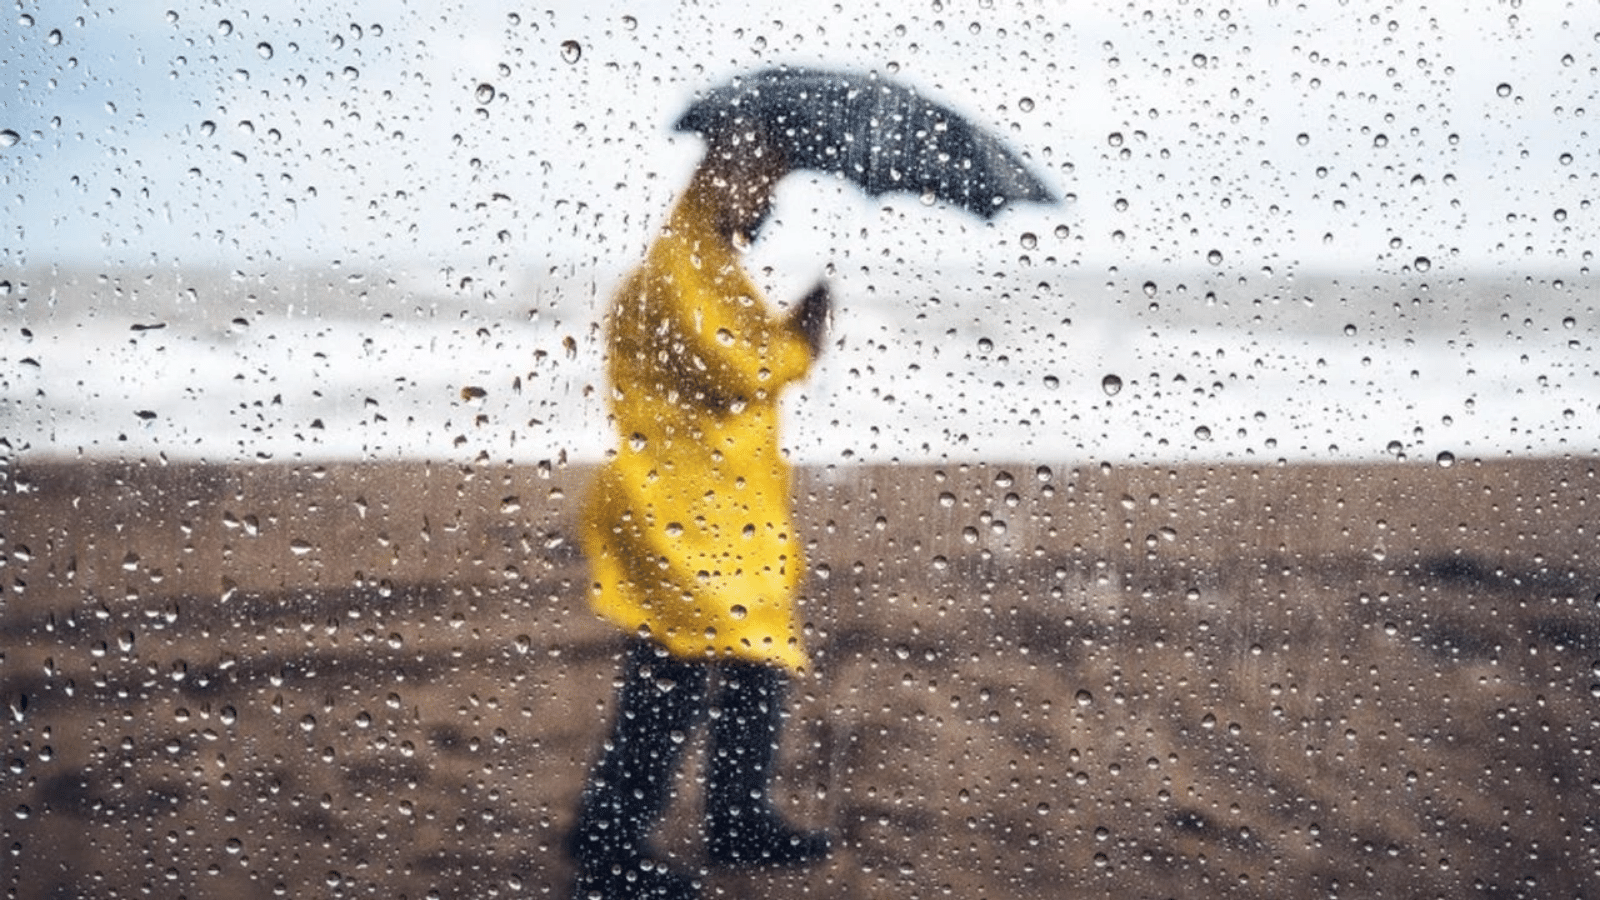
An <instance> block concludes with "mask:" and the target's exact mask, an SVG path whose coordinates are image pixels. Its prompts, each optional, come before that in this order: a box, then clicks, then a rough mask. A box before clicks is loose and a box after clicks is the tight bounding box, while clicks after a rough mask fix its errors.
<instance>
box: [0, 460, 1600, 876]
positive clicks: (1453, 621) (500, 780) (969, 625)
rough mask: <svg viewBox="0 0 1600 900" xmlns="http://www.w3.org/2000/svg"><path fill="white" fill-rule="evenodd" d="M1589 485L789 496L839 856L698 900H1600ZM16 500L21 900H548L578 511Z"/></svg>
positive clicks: (815, 734) (796, 794)
mask: <svg viewBox="0 0 1600 900" xmlns="http://www.w3.org/2000/svg"><path fill="white" fill-rule="evenodd" d="M1597 469H1600V462H1597V461H1595V460H1588V459H1581V460H1548V461H1508V462H1492V463H1489V462H1484V463H1479V462H1474V461H1470V460H1463V461H1458V462H1457V463H1456V464H1455V465H1453V466H1449V467H1441V466H1438V465H1435V464H1433V463H1432V462H1429V463H1427V464H1422V463H1407V462H1394V463H1389V464H1378V465H1326V466H1305V465H1297V466H1275V465H1270V464H1263V465H1259V466H1251V465H1245V464H1233V465H1216V466H1180V467H1102V466H1099V465H1096V464H1087V465H1071V464H1063V465H1054V464H1052V465H1050V466H1048V467H1041V466H1039V465H1038V464H1033V463H1030V464H1026V465H1003V466H949V467H946V468H943V469H938V468H932V467H876V468H840V469H828V470H807V471H804V472H802V473H801V477H800V480H799V484H798V487H797V495H798V497H797V500H798V509H799V515H800V519H801V526H802V531H803V533H804V535H805V536H806V538H807V540H808V542H809V543H810V546H809V549H808V553H809V555H810V558H811V561H812V563H813V566H812V573H811V576H810V579H809V581H808V583H807V588H806V604H805V613H806V617H807V621H808V626H807V631H808V640H809V641H810V646H811V649H812V656H813V661H814V670H813V671H812V672H811V673H810V674H809V675H808V677H806V678H805V679H803V680H800V681H798V682H797V683H796V685H795V690H794V697H793V703H792V707H793V717H792V719H791V720H790V723H789V727H788V730H787V732H786V735H785V745H784V747H783V752H782V756H781V768H782V776H781V782H780V785H779V788H780V792H779V793H780V797H779V803H780V806H782V807H783V808H784V809H786V810H787V811H788V812H789V813H790V814H791V816H792V817H793V818H795V819H797V820H799V821H801V822H804V823H807V824H810V825H813V826H817V827H827V828H829V829H831V830H833V832H834V833H835V834H836V835H837V837H838V845H839V849H838V852H837V853H836V854H835V856H834V858H833V859H832V860H830V861H829V862H828V863H826V864H824V865H820V866H816V867H813V868H809V869H805V870H800V871H793V872H754V873H744V874H727V873H709V874H707V876H706V877H705V882H704V883H705V895H706V896H707V897H728V898H743V897H749V896H774V897H777V896H786V897H792V896H817V897H829V898H833V897H841V898H858V897H859V898H866V897H874V898H876V897H888V896H894V897H942V896H950V897H962V898H1033V897H1046V896H1071V895H1084V894H1092V895H1095V896H1105V897H1128V898H1133V897H1157V898H1159V897H1183V896H1249V897H1260V896H1295V897H1302V896H1335V895H1337V896H1377V895H1380V894H1381V895H1384V896H1404V897H1433V896H1448V897H1459V896H1488V897H1502V896H1503V897H1511V896H1548V897H1571V896H1580V895H1593V894H1595V893H1596V892H1600V814H1596V813H1595V812H1594V811H1593V810H1594V809H1596V808H1600V761H1597V760H1596V758H1595V749H1596V738H1597V737H1600V714H1597V709H1600V700H1597V698H1600V563H1597V562H1596V554H1595V552H1594V547H1595V543H1596V535H1597V531H1600V516H1597V510H1600V479H1597V475H1596V472H1597ZM3 475H4V484H3V487H4V489H5V492H4V497H3V499H0V535H3V537H4V544H3V550H4V555H5V566H4V570H3V572H0V575H3V577H4V584H5V588H6V600H5V603H4V606H3V607H0V628H3V629H4V657H3V662H0V679H3V685H0V687H3V694H4V697H5V700H6V715H7V721H6V727H7V731H6V742H7V753H6V756H7V760H8V769H7V772H6V775H5V777H4V779H3V780H0V795H3V797H0V799H3V804H0V812H3V813H4V818H3V823H4V824H3V826H0V831H3V837H4V843H5V847H6V848H7V852H6V853H5V855H4V857H3V859H4V861H3V863H0V873H3V877H0V884H4V886H5V889H6V891H7V895H8V896H17V897H27V898H32V897H41V898H42V897H56V896H96V897H135V896H161V897H179V896H183V897H190V898H198V897H228V898H230V900H243V898H253V897H274V896H288V897H310V896H349V897H358V896H360V897H364V896H374V897H385V898H422V897H495V896H500V897H509V896H546V895H555V896H564V894H565V890H566V883H567V877H568V869H567V862H566V860H565V859H564V858H563V857H562V856H561V854H560V853H559V851H558V849H557V848H558V846H559V841H560V838H561V836H562V834H563V833H564V831H565V829H566V827H567V825H568V822H569V819H570V814H571V810H572V807H573V802H574V798H575V796H576V794H577V791H578V790H579V788H580V786H581V782H582V778H583V776H584V773H585V771H586V769H587V767H588V765H589V762H590V760H591V758H592V755H593V754H594V752H595V750H596V747H597V745H598V743H599V741H600V740H601V737H602V735H603V733H604V731H605V728H606V723H607V717H608V708H609V703H610V699H611V692H612V685H613V680H614V678H615V676H616V673H617V666H618V658H619V653H620V651H621V648H622V638H621V637H620V636H618V635H616V634H614V633H612V632H611V631H610V630H608V628H607V627H606V626H604V625H603V624H601V623H599V622H597V621H596V620H594V619H593V618H592V617H591V616H590V615H589V614H588V613H587V612H586V610H585V609H584V607H583V601H582V587H583V584H584V579H585V573H584V566H583V560H582V558H581V556H580V555H579V553H578V552H577V549H576V547H575V546H574V543H573V540H572V537H571V534H572V523H573V518H574V514H575V510H576V506H577V502H578V500H579V499H580V497H581V493H582V489H583V484H584V482H585V478H586V473H585V472H584V471H582V470H581V469H576V468H570V469H569V468H559V467H558V468H556V469H554V470H550V469H548V468H541V467H537V466H528V467H508V466H493V465H479V466H463V465H458V464H436V465H425V464H421V463H418V464H407V465H371V466H362V465H330V466H326V467H318V466H311V465H306V466H257V467H211V466H196V465H171V466H164V465H158V464H93V465H90V464H79V465H71V464H44V463H36V464H26V465H21V466H15V465H13V466H11V467H10V468H8V469H5V470H3ZM696 746H697V747H698V746H699V745H698V744H697V745H696ZM698 771H699V763H698V761H692V762H691V765H690V766H689V767H688V769H687V770H686V771H685V773H684V775H683V778H684V781H683V782H682V787H683V790H681V792H680V794H681V796H680V798H679V800H678V801H677V806H676V807H675V808H674V812H673V814H672V815H671V816H669V820H668V825H667V826H666V827H665V828H664V829H663V830H662V833H661V835H660V837H659V841H658V843H659V845H660V847H661V848H662V850H663V851H664V852H665V853H667V854H669V855H670V856H672V857H673V858H675V859H676V860H677V861H678V862H679V864H681V865H683V866H685V867H690V868H693V867H696V866H698V865H699V861H700V859H701V856H702V854H701V850H700V846H699V843H698V839H697V835H696V832H695V828H694V827H693V823H694V822H695V821H696V819H697V815H698V808H697V806H696V804H697V803H698V796H699V795H698V791H697V790H695V789H694V786H693V784H692V780H693V779H694V778H696V777H697V775H698Z"/></svg>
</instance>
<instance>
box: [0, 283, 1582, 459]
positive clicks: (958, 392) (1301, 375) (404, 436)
mask: <svg viewBox="0 0 1600 900" xmlns="http://www.w3.org/2000/svg"><path fill="white" fill-rule="evenodd" d="M620 277H621V273H620V272H606V273H593V272H585V271H582V270H580V269H579V268H577V267H569V268H567V269H565V270H562V269H552V270H550V271H549V272H546V273H543V274H541V275H539V276H537V277H532V276H529V277H521V278H514V279H507V283H506V284H505V285H503V286H501V287H499V288H498V289H496V290H494V291H486V290H485V289H484V288H483V287H482V286H481V285H470V286H469V285H462V284H451V283H449V282H448V281H446V280H445V278H443V277H442V276H440V277H435V276H432V275H430V276H426V277H422V278H414V279H408V278H407V277H406V276H398V277H377V276H371V275H352V274H349V273H347V272H343V271H340V270H336V269H328V270H305V269H301V270H290V271H285V272H281V273H266V274H257V275H250V276H246V275H243V274H240V273H231V274H229V273H213V272H197V273H187V272H174V271H162V272H158V273H125V274H102V273H93V272H88V271H81V272H71V271H65V272H64V271H39V272H29V273H21V274H18V275H14V276H9V277H7V278H6V280H5V283H4V285H3V287H0V292H3V294H4V296H3V298H0V299H3V301H4V304H5V305H4V321H3V329H0V438H3V440H4V441H5V443H6V445H7V446H8V449H6V448H0V449H5V452H7V453H8V455H12V456H16V457H21V458H44V457H49V458H95V459H114V458H122V459H138V458H166V459H169V460H207V461H212V462H233V461H266V460H273V461H295V460H308V461H309V460H329V461H331V460H372V461H380V460H398V459H433V460H460V461H471V460H474V459H479V460H481V459H492V460H497V461H501V460H514V461H519V462H526V463H530V464H536V463H539V462H551V463H556V462H559V461H562V460H566V461H570V462H584V461H593V460H598V459H601V458H603V456H604V455H605V453H606V452H607V450H608V448H609V447H610V446H611V444H612V441H613V436H612V435H611V433H610V430H609V427H608V423H607V418H606V408H605V399H604V398H605V387H604V382H603V357H602V351H603V347H602V340H601V339H602V333H603V325H602V324H601V323H602V317H603V315H604V311H605V305H606V299H607V297H608V295H609V292H610V291H611V289H612V287H613V286H614V285H615V283H616V282H617V280H618V279H619V278H620ZM833 281H834V292H835V296H836V298H837V309H836V315H835V319H834V323H833V331H832V332H831V335H830V342H829V346H828V350H827V352H826V354H825V355H824V356H823V358H822V359H821V360H820V361H819V363H818V365H817V367H816V368H815V370H814V371H813V373H812V376H811V377H810V378H809V379H808V380H807V381H806V382H805V383H804V384H802V385H800V386H798V387H796V388H795V389H793V390H791V392H790V393H789V395H788V396H787V398H786V408H787V410H788V424H787V431H786V433H785V443H786V446H787V447H788V449H789V452H790V454H791V457H792V458H793V459H794V460H795V461H796V462H798V463H806V464H823V465H826V464H853V463H867V462H870V463H882V462H891V461H900V462H906V463H923V462H941V461H1019V460H1052V461H1080V460H1098V461H1109V462H1114V463H1122V462H1128V463H1134V462H1147V463H1154V462H1167V461H1171V462H1178V461H1197V460H1224V459H1231V460H1252V459H1256V460H1261V461H1263V462H1272V461H1277V460H1283V461H1287V462H1296V461H1306V460H1329V461H1331V460H1373V459H1382V458H1401V457H1403V458H1407V459H1420V460H1429V461H1436V462H1438V463H1440V464H1450V463H1451V462H1452V461H1455V460H1470V459H1473V458H1490V457H1502V456H1552V455H1578V456H1584V455H1596V454H1600V362H1597V361H1600V356H1597V355H1596V352H1595V351H1596V346H1595V341H1596V305H1595V302H1594V301H1593V299H1592V293H1589V292H1586V291H1583V290H1580V289H1579V288H1578V287H1576V286H1574V285H1571V284H1566V283H1563V282H1561V281H1560V280H1559V279H1556V278H1542V277H1536V276H1529V275H1522V274H1506V273H1493V274H1484V275H1461V274H1456V275H1454V276H1452V277H1450V278H1438V279H1433V280H1428V279H1426V278H1424V277H1423V276H1422V275H1419V274H1417V273H1408V274H1405V275H1394V276H1390V275H1357V274H1343V275H1340V274H1320V275H1315V276H1306V275H1300V276H1296V277H1293V278H1284V277H1273V276H1271V275H1259V276H1254V277H1248V278H1247V277H1239V276H1237V275H1232V274H1223V273H1218V272H1213V273H1185V272H1179V271H1157V272H1150V271H1142V272H1134V271H1131V270H1130V271H1125V272H1117V271H1111V272H1108V273H1101V274H1094V275H1090V274H1083V273H1078V272H1071V271H1067V270H1061V269H1049V268H1045V267H1031V266H1019V267H1015V268H1013V269H1010V270H1007V271H978V270H972V269H962V270H949V271H941V270H932V271H930V270H928V269H926V268H921V269H918V270H917V271H916V272H915V273H911V272H909V271H904V272H897V271H894V270H892V269H889V270H887V271H886V270H885V269H884V268H883V267H879V268H878V269H877V270H876V271H874V272H872V273H871V274H865V273H864V272H856V273H848V272H839V273H836V274H835V276H834V278H833ZM770 287H771V288H772V292H773V294H774V296H777V297H785V296H797V295H798V290H797V289H796V287H797V286H796V285H790V284H776V285H770Z"/></svg>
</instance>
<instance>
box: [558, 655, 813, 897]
mask: <svg viewBox="0 0 1600 900" xmlns="http://www.w3.org/2000/svg"><path fill="white" fill-rule="evenodd" d="M713 670H715V671H716V673H717V675H718V678H717V690H716V696H715V697H714V698H710V697H708V692H707V685H708V682H709V680H710V677H709V676H710V675H711V673H712V671H713ZM786 682H787V678H786V676H785V673H784V672H783V671H782V670H781V669H776V668H773V667H771V666H763V665H758V664H755V663H747V662H735V661H723V662H716V663H710V662H694V661H688V660H681V659H675V658H673V657H671V656H668V655H666V653H665V652H664V651H662V650H661V649H660V648H659V647H658V646H657V645H655V644H652V643H649V642H647V641H636V642H635V643H634V644H633V646H632V647H631V648H630V649H629V652H628V656H627V661H626V664H625V670H624V675H623V683H622V688H621V690H620V691H619V692H618V697H617V701H618V702H617V712H616V718H615V719H614V721H613V724H612V728H611V736H610V738H609V739H608V740H607V741H606V743H605V746H604V751H603V752H602V754H601V756H600V759H599V761H598V762H596V764H595V766H594V769H593V770H592V771H591V773H590V776H589V782H588V785H587V786H586V787H585V789H584V793H583V800H582V802H581V804H580V807H579V811H578V822H577V826H576V828H574V830H573V832H572V836H571V839H570V841H569V844H568V849H569V851H570V852H571V853H572V856H573V858H574V859H575V860H577V861H578V863H579V864H580V865H581V866H584V867H599V866H609V865H614V864H628V863H630V862H634V861H637V860H639V859H641V858H643V857H646V856H648V855H649V854H648V852H647V851H646V849H645V842H646V839H647V838H648V837H649V835H650V832H651V830H652V829H653V828H654V826H655V824H656V822H657V821H658V820H659V819H660V817H661V814H662V812H663V811H664V810H665V809H666V806H667V803H668V802H669V801H670V799H671V787H672V780H673V777H674V775H675V774H676V773H677V771H678V765H679V763H680V762H681V760H682V757H683V751H684V747H686V746H687V745H688V738H689V734H690V732H691V731H692V730H693V729H694V727H695V725H696V724H697V723H698V722H699V721H700V719H701V718H703V717H705V716H706V715H707V713H709V714H710V718H711V726H710V756H709V760H708V762H707V766H706V786H705V792H706V822H707V832H708V837H709V838H710V839H711V840H712V841H713V847H715V846H716V843H715V842H716V841H717V840H718V839H719V836H722V835H727V834H730V833H732V834H735V835H736V834H738V833H739V832H740V830H741V823H749V822H752V821H755V822H760V823H762V824H763V825H764V824H765V823H766V817H768V816H769V814H770V811H771V805H770V804H771V801H770V799H769V798H768V797H767V790H768V780H769V778H770V774H771V769H772V763H773V758H774V756H775V754H776V751H777V739H778V732H779V727H780V724H781V715H782V709H781V707H782V704H783V695H784V690H785V687H786ZM708 701H709V702H708Z"/></svg>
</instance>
